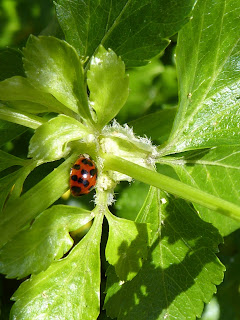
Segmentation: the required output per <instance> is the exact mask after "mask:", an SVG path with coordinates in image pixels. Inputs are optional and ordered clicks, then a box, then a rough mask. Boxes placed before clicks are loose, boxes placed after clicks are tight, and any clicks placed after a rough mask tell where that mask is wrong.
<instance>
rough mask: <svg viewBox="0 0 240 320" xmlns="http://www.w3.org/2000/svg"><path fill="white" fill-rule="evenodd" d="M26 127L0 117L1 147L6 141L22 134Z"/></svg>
mask: <svg viewBox="0 0 240 320" xmlns="http://www.w3.org/2000/svg"><path fill="white" fill-rule="evenodd" d="M24 131H26V128H25V127H23V126H20V125H17V124H15V123H10V122H9V121H4V120H1V119H0V147H1V146H2V145H4V144H5V143H6V142H8V141H11V140H13V139H15V138H16V137H18V136H20V135H21V134H22V133H23V132H24Z"/></svg>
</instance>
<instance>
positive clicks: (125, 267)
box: [105, 213, 149, 281]
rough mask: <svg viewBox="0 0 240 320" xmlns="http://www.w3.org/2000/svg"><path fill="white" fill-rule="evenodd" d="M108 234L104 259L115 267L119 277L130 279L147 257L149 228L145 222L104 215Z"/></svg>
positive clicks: (124, 279) (125, 279)
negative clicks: (107, 225)
mask: <svg viewBox="0 0 240 320" xmlns="http://www.w3.org/2000/svg"><path fill="white" fill-rule="evenodd" d="M106 217H107V220H108V224H109V236H108V242H107V246H106V251H105V254H106V259H107V260H108V262H109V263H110V264H112V265H113V266H114V267H115V270H116V273H117V275H118V277H119V279H121V280H123V281H128V280H131V279H132V278H133V277H135V276H136V274H137V273H138V271H139V270H140V268H141V267H142V264H143V260H144V259H146V258H147V252H148V251H147V246H148V242H149V241H148V238H149V230H148V226H147V224H144V223H135V222H133V221H130V220H126V219H121V218H118V217H115V216H113V215H112V214H110V213H109V214H108V215H106Z"/></svg>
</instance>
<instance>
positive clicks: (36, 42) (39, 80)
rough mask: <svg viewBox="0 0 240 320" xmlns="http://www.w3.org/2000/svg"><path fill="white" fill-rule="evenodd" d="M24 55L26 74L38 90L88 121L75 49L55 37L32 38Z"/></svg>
mask: <svg viewBox="0 0 240 320" xmlns="http://www.w3.org/2000/svg"><path fill="white" fill-rule="evenodd" d="M23 53H24V57H25V58H24V68H25V71H26V74H27V76H28V78H29V79H30V80H31V83H32V84H33V85H34V86H35V87H36V88H39V89H41V90H43V91H45V92H47V93H50V94H52V95H53V96H54V97H55V98H56V99H57V100H58V101H60V102H61V103H62V104H64V105H65V106H67V107H68V108H70V109H71V110H73V111H74V112H79V113H80V115H81V116H82V117H83V118H84V119H85V120H89V119H90V118H91V116H90V111H89V108H88V103H87V90H86V85H85V83H84V72H83V67H82V63H81V61H80V59H79V57H78V55H77V52H76V51H75V49H74V48H73V47H72V46H70V45H69V44H68V43H66V42H65V41H62V40H59V39H57V38H54V37H45V36H42V37H39V38H37V37H34V36H30V37H29V39H28V42H27V45H26V48H25V49H24V50H23Z"/></svg>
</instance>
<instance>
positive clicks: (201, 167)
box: [169, 146, 240, 236]
mask: <svg viewBox="0 0 240 320" xmlns="http://www.w3.org/2000/svg"><path fill="white" fill-rule="evenodd" d="M239 154H240V147H238V146H224V147H217V148H212V149H206V150H199V151H196V152H192V153H189V154H186V155H183V156H182V157H179V158H176V159H175V160H174V161H171V162H169V164H170V165H171V166H172V167H173V168H174V169H175V170H176V172H177V174H178V175H179V177H180V178H181V180H182V181H183V182H185V183H187V184H190V185H192V186H194V187H196V188H199V189H201V190H204V191H207V192H209V193H211V194H213V195H216V196H219V197H221V198H223V199H225V200H228V201H230V202H233V203H235V204H239V198H240V164H239ZM195 207H196V208H197V210H198V211H199V214H200V216H201V217H202V218H203V219H204V220H205V221H207V222H210V223H212V224H213V225H214V226H215V227H216V228H217V229H218V230H219V232H220V233H221V234H222V235H223V236H226V235H228V234H229V233H231V232H233V231H235V230H236V229H238V228H239V227H240V224H239V222H236V221H234V220H232V219H230V218H228V217H225V216H222V215H221V216H219V215H216V213H215V212H213V211H211V210H208V209H206V208H203V207H202V206H199V205H195Z"/></svg>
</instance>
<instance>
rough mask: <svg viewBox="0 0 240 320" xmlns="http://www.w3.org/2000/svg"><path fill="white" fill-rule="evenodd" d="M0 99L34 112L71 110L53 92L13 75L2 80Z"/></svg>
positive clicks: (18, 107)
mask: <svg viewBox="0 0 240 320" xmlns="http://www.w3.org/2000/svg"><path fill="white" fill-rule="evenodd" d="M0 99H1V100H4V101H8V102H9V104H10V106H11V105H12V106H13V107H15V108H17V109H20V110H23V111H27V112H32V113H41V112H46V111H54V112H60V113H61V112H63V113H66V114H68V113H69V110H68V108H66V107H65V106H64V105H62V104H61V103H60V102H59V101H58V100H56V99H55V98H54V97H53V96H52V95H51V94H49V93H46V92H42V91H41V90H39V89H36V88H34V87H33V86H32V84H31V81H30V80H28V79H27V78H23V77H19V76H16V77H12V78H9V79H6V80H4V81H2V82H0Z"/></svg>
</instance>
